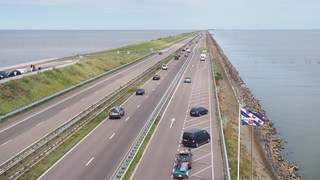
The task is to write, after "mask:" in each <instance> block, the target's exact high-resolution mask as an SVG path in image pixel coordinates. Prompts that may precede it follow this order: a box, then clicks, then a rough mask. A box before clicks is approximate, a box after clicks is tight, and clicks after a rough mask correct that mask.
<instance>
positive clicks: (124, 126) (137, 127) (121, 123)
mask: <svg viewBox="0 0 320 180" xmlns="http://www.w3.org/2000/svg"><path fill="white" fill-rule="evenodd" d="M184 62H185V58H182V59H181V60H179V61H172V62H170V63H169V69H168V70H163V71H160V72H159V73H158V74H159V75H160V76H161V77H162V78H161V80H160V82H161V85H159V84H158V82H159V81H153V80H150V81H149V82H148V83H146V85H145V86H144V88H145V90H146V94H145V95H144V96H148V98H145V97H144V96H135V95H133V96H132V97H131V98H129V100H128V101H127V102H125V103H124V104H123V107H124V109H125V110H126V115H125V117H123V118H122V119H121V120H105V121H104V122H103V123H101V125H99V127H98V128H97V129H95V130H94V131H93V132H92V133H91V134H90V135H89V136H87V137H86V138H85V139H84V140H83V141H81V143H79V144H78V145H77V146H76V147H75V148H73V149H72V150H71V151H69V153H68V154H67V155H66V156H64V158H62V159H60V160H59V162H58V163H56V164H55V165H54V166H53V167H52V168H51V169H50V170H49V171H47V172H46V173H45V174H44V175H43V176H42V177H41V178H40V179H60V178H63V179H71V180H72V179H110V178H111V176H112V175H113V174H114V172H115V171H116V168H117V167H118V165H119V164H120V162H121V160H122V159H123V157H124V155H125V154H126V153H127V152H128V150H129V147H130V146H131V145H132V143H133V141H134V139H135V138H136V137H137V135H138V134H139V132H140V131H141V129H142V127H143V126H144V125H145V123H146V122H147V120H148V119H149V117H150V115H151V114H152V112H153V110H154V108H155V107H156V106H157V104H158V102H159V101H160V99H161V98H162V96H163V94H164V92H165V91H166V90H167V88H168V87H169V85H170V83H171V81H172V80H173V79H174V77H175V76H176V74H177V72H178V71H179V69H180V68H181V67H182V64H183V63H184ZM165 73H166V74H167V76H164V74H165ZM137 105H140V107H139V108H136V107H137ZM127 117H130V118H129V119H128V120H127V121H125V120H126V119H127ZM110 131H112V133H109V132H110ZM105 133H108V136H107V137H110V136H112V134H113V133H115V135H114V136H113V138H112V139H111V140H110V141H108V142H107V143H101V142H99V141H101V139H104V137H105ZM89 149H90V150H89ZM92 157H95V159H94V162H92V163H90V166H87V167H86V168H84V165H85V164H86V163H87V162H88V160H89V159H90V158H92Z"/></svg>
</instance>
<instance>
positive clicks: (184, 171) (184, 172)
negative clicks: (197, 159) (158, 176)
mask: <svg viewBox="0 0 320 180" xmlns="http://www.w3.org/2000/svg"><path fill="white" fill-rule="evenodd" d="M188 173H189V168H188V163H186V162H184V163H175V164H174V167H173V170H172V178H179V179H188V178H189V175H188Z"/></svg>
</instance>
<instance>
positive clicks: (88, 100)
mask: <svg viewBox="0 0 320 180" xmlns="http://www.w3.org/2000/svg"><path fill="white" fill-rule="evenodd" d="M188 40H190V38H189V39H187V40H185V41H183V42H180V43H178V44H177V45H174V46H173V47H172V48H170V50H169V52H166V53H164V54H163V55H161V56H159V55H154V56H152V57H150V58H148V59H147V60H144V61H142V62H139V63H137V64H135V65H133V66H131V67H129V68H126V69H124V70H121V71H120V72H117V73H113V74H111V75H109V76H107V77H103V78H101V79H99V80H97V81H96V82H92V83H89V84H87V85H85V86H83V87H81V88H79V89H77V90H75V91H72V92H69V93H66V94H64V95H62V96H61V97H58V98H56V99H54V100H51V101H49V102H48V103H45V104H43V105H41V106H39V107H37V108H35V109H33V110H31V111H28V112H26V113H23V114H21V115H18V116H17V117H14V118H13V119H12V120H10V121H7V122H4V123H2V124H1V127H0V144H2V145H3V146H0V154H1V156H0V164H2V163H4V162H5V161H7V160H8V159H9V158H10V157H12V156H13V155H15V154H17V153H18V152H20V151H22V150H23V149H25V148H27V147H28V146H30V145H31V144H32V143H34V142H35V141H37V140H38V139H40V138H41V137H43V136H45V135H46V134H48V133H50V132H51V131H52V130H53V129H55V128H57V127H59V126H60V125H62V124H64V123H65V122H67V121H68V120H69V119H71V118H72V117H74V116H75V115H76V114H78V113H80V112H81V111H83V110H84V109H86V108H87V107H89V106H91V105H92V104H94V103H95V102H97V101H98V100H100V99H101V98H102V97H104V96H106V95H107V94H109V93H111V92H113V91H114V90H115V89H117V88H119V87H120V86H121V85H124V84H126V83H127V82H128V81H129V80H131V79H132V78H134V77H135V76H137V75H138V74H140V73H141V72H142V71H144V70H146V69H147V68H149V67H151V66H152V65H153V64H155V63H157V62H158V61H160V60H161V59H163V58H165V57H166V56H168V55H169V54H170V53H171V52H174V51H175V50H177V49H179V48H180V47H182V46H183V45H184V44H185V43H187V42H188ZM137 67H139V70H138V68H137ZM82 99H85V101H82ZM63 110H64V111H63ZM42 122H45V123H43V124H42V126H41V128H40V127H39V126H36V125H37V124H39V123H42ZM44 125H45V126H44ZM9 140H10V143H6V142H8V141H9ZM5 143H6V144H5Z"/></svg>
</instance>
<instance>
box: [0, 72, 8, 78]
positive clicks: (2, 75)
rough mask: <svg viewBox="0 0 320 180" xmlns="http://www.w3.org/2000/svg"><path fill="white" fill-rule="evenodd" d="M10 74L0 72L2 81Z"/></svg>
mask: <svg viewBox="0 0 320 180" xmlns="http://www.w3.org/2000/svg"><path fill="white" fill-rule="evenodd" d="M7 77H8V74H7V73H6V72H5V71H0V79H4V78H7Z"/></svg>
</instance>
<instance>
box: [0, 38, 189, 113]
mask: <svg viewBox="0 0 320 180" xmlns="http://www.w3.org/2000/svg"><path fill="white" fill-rule="evenodd" d="M190 34H191V33H184V34H180V35H177V36H170V37H167V38H162V39H158V40H153V41H149V42H144V43H140V44H136V45H130V46H126V47H123V48H118V49H113V50H108V51H102V52H97V53H91V54H88V55H84V57H90V58H89V59H85V60H83V61H80V62H78V63H76V64H74V65H70V66H67V67H64V68H59V69H55V70H51V71H45V72H42V73H39V74H35V75H31V76H26V77H23V78H21V79H16V80H11V81H8V82H5V83H2V84H0V104H1V106H0V115H4V114H6V113H8V112H11V111H13V110H15V109H18V108H21V107H23V106H25V105H27V104H30V103H32V102H35V101H37V100H40V99H42V98H44V97H46V96H49V95H51V94H54V93H56V92H59V91H61V90H63V89H66V88H68V87H70V86H73V85H75V84H78V83H80V82H82V81H85V80H87V79H90V78H92V77H95V76H97V75H99V74H101V73H103V72H106V71H108V70H110V69H114V68H116V67H119V66H121V65H123V64H126V63H128V62H130V61H133V60H135V59H137V58H139V57H142V56H144V55H145V51H142V52H139V50H141V49H142V50H143V49H149V48H155V49H157V48H162V47H163V46H164V45H166V44H168V43H171V42H173V41H176V40H178V39H181V38H184V37H186V36H189V35H190ZM132 50H136V51H137V52H136V53H130V54H127V53H120V54H117V53H113V54H112V55H111V54H110V53H106V52H117V51H132ZM93 54H94V56H92V55H93Z"/></svg>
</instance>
